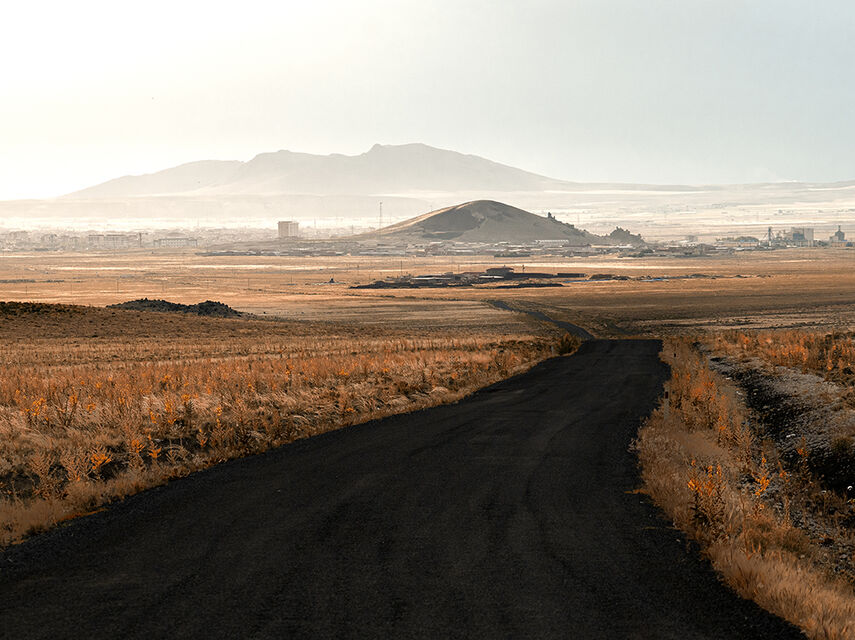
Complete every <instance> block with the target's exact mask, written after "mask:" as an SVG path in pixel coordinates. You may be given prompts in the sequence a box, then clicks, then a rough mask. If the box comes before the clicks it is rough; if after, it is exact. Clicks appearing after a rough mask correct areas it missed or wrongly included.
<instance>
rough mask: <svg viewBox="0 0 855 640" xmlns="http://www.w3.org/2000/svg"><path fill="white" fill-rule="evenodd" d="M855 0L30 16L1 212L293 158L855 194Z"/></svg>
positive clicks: (22, 37)
mask: <svg viewBox="0 0 855 640" xmlns="http://www.w3.org/2000/svg"><path fill="white" fill-rule="evenodd" d="M853 22H855V8H853V7H852V6H851V4H850V3H846V2H843V1H836V2H835V1H830V2H824V3H821V4H815V3H807V2H795V1H784V2H771V1H763V2H752V3H747V2H738V1H722V2H704V1H690V2H681V3H673V2H665V1H664V0H659V1H655V0H654V1H651V2H645V3H636V2H631V1H629V0H613V1H611V2H596V1H593V0H579V1H573V2H558V1H555V0H543V1H535V2H530V3H525V4H520V3H516V2H510V1H500V2H486V1H482V0H472V1H470V2H465V3H455V2H450V1H448V0H440V1H439V2H432V3H418V2H414V1H405V2H387V1H384V0H367V1H366V2H362V3H359V4H358V5H357V4H354V3H348V2H344V1H336V0H328V1H324V2H315V3H303V2H283V3H276V4H273V3H267V2H260V1H251V2H248V3H244V4H242V5H241V8H240V10H237V9H236V8H235V7H234V5H230V4H226V3H209V2H206V3H201V2H192V1H191V2H181V3H167V2H165V1H160V0H156V1H154V2H151V3H146V5H145V6H142V5H140V6H138V7H135V8H128V7H127V6H126V5H123V4H115V3H107V2H101V1H91V0H90V1H84V2H79V3H73V4H71V5H69V4H67V3H59V2H39V3H16V4H15V5H13V6H11V7H7V8H6V16H5V19H4V26H3V27H2V29H3V33H2V36H3V37H2V38H0V59H2V60H4V61H5V62H4V64H3V72H4V74H3V75H4V81H3V82H2V83H0V142H2V148H3V153H2V154H0V198H2V199H7V200H8V199H19V198H44V197H55V196H58V195H61V194H63V193H69V192H72V191H75V190H78V189H82V188H84V187H86V186H89V185H94V184H98V183H100V182H103V181H105V180H109V179H112V178H115V177H117V176H121V175H127V174H141V173H149V172H154V171H159V170H162V169H164V168H166V167H169V166H175V165H178V164H181V163H184V162H190V161H196V160H202V159H223V160H234V159H239V160H249V159H251V158H253V157H254V156H255V155H257V154H258V153H261V152H265V151H273V150H276V149H291V150H294V151H302V152H308V153H318V154H327V153H333V152H337V153H344V154H348V155H357V154H359V153H362V152H364V151H365V150H366V149H369V148H371V146H372V145H373V144H374V143H376V142H380V143H383V144H403V143H408V142H413V141H419V142H424V143H426V144H429V145H431V146H436V147H441V148H447V149H454V150H459V151H462V152H465V153H472V154H476V155H479V156H482V157H486V158H490V159H492V160H496V161H498V162H501V163H504V164H509V165H512V166H517V167H522V168H524V169H526V170H528V171H532V172H534V173H538V174H543V175H547V176H550V177H554V178H559V179H563V180H570V181H581V182H592V181H593V182H605V181H609V182H642V183H672V184H673V183H723V182H727V183H734V182H740V183H741V182H758V181H760V182H764V181H773V182H774V181H779V180H802V181H808V182H827V181H835V180H845V179H850V178H853V177H855V158H853V156H852V154H851V153H850V151H849V150H850V149H851V147H852V143H853V141H854V140H853V138H855V124H853V123H852V121H851V118H849V117H848V113H850V112H851V107H852V106H853V97H855V84H853V83H852V82H849V81H848V80H850V79H851V74H852V72H851V68H850V64H849V63H850V61H851V60H852V59H853V57H855V56H853V54H855V43H853V41H852V39H851V38H850V37H849V35H850V34H851V33H852V28H853V26H855V25H853Z"/></svg>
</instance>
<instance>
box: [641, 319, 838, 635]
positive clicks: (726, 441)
mask: <svg viewBox="0 0 855 640" xmlns="http://www.w3.org/2000/svg"><path fill="white" fill-rule="evenodd" d="M775 335H776V338H774V339H773V340H772V342H771V343H770V342H767V341H766V340H767V338H766V337H760V338H754V337H753V336H752V337H751V338H748V337H747V336H743V338H742V339H741V340H739V339H738V340H737V343H739V342H741V343H743V344H749V343H750V344H757V343H759V344H765V345H767V346H768V348H769V349H776V350H777V349H780V350H787V349H789V346H788V345H789V340H788V339H786V338H785V339H784V340H783V343H782V342H781V341H780V340H777V335H778V334H775ZM734 337H738V336H737V335H736V334H734ZM722 340H729V338H727V337H724V338H722V337H719V338H717V339H712V340H711V342H712V343H715V344H716V345H717V346H719V347H722V344H723V343H722ZM746 340H748V342H746ZM798 344H802V343H801V339H800V338H799V342H798ZM809 352H810V350H809ZM835 353H836V352H835ZM663 359H664V360H665V361H666V362H667V363H668V364H669V365H670V366H671V371H672V378H671V380H670V383H669V396H670V397H668V398H666V399H665V400H664V401H663V404H662V406H660V407H659V408H658V409H657V411H656V412H654V414H653V415H652V416H651V418H650V419H649V421H648V422H647V423H646V424H645V426H643V427H642V429H641V430H640V431H639V438H638V441H637V447H638V453H639V458H640V462H641V469H642V477H643V480H644V488H645V490H646V491H647V492H648V493H649V494H650V496H651V497H652V498H653V500H654V501H655V502H656V503H657V504H658V505H659V506H660V507H662V508H663V510H664V511H665V512H666V513H667V514H668V516H669V517H670V518H671V519H672V520H673V521H674V523H675V524H676V526H677V527H679V528H680V529H682V530H683V531H685V532H687V533H688V534H689V535H690V536H691V537H692V538H694V539H695V540H696V541H698V543H699V544H700V545H701V548H702V550H703V552H704V553H705V554H706V555H707V556H708V557H709V558H710V560H711V562H712V564H713V566H714V568H715V569H716V570H717V571H718V572H719V573H720V574H721V575H722V576H723V578H724V580H725V581H726V582H727V583H728V584H729V585H730V586H731V587H732V588H733V589H735V590H736V591H737V592H738V593H740V594H741V595H742V596H744V597H746V598H750V599H752V600H754V601H756V602H757V603H758V604H760V605H761V606H762V607H764V608H765V609H767V610H769V611H772V612H773V613H775V614H777V615H779V616H781V617H782V618H785V619H786V620H789V621H790V622H792V623H793V624H796V625H797V626H799V627H800V628H801V629H803V630H804V631H805V633H806V634H807V635H808V636H809V637H810V638H817V639H818V638H827V639H837V638H853V637H855V594H854V593H853V583H852V580H851V577H850V576H848V575H847V574H846V573H845V572H841V571H839V570H837V567H838V564H837V563H836V562H834V561H833V560H834V559H833V558H830V553H829V547H830V546H833V545H834V544H835V543H837V542H839V543H840V545H841V546H842V547H847V545H849V544H850V543H851V542H852V528H851V523H847V522H846V521H845V520H841V519H840V517H839V514H842V513H845V512H846V506H847V504H848V502H849V500H848V498H847V496H846V495H845V494H840V493H837V492H835V491H833V490H831V489H829V488H827V487H826V486H825V485H824V484H823V479H822V478H821V477H819V476H817V475H816V473H814V472H813V471H812V469H811V466H810V465H809V463H808V459H809V456H810V452H809V446H808V445H807V444H806V442H807V438H805V440H804V441H802V442H800V444H799V445H797V446H796V455H795V456H794V457H792V456H787V455H785V454H784V453H783V452H782V449H781V447H780V446H778V444H777V443H776V441H775V439H774V438H770V437H768V434H767V433H766V432H765V430H764V427H763V424H762V422H760V421H759V418H760V416H758V415H757V414H755V413H753V412H752V411H751V410H749V409H748V407H747V406H746V404H745V402H744V392H743V391H742V390H741V389H740V388H739V387H738V386H737V385H736V384H735V383H734V382H732V381H731V380H729V379H728V378H726V377H725V376H724V375H722V374H720V373H718V372H716V371H714V370H713V369H712V368H711V367H710V360H709V359H708V358H707V356H706V355H705V354H703V353H702V352H701V351H699V350H698V349H697V348H696V346H695V345H693V343H692V341H690V340H687V339H679V338H675V339H670V340H667V341H666V342H665V346H664V348H663ZM808 361H811V360H810V358H808ZM800 362H804V360H803V359H801V356H800ZM817 362H820V360H817ZM822 362H827V360H822ZM823 523H824V525H825V526H824V527H820V525H821V524H823ZM819 531H822V532H823V533H822V534H820V533H818V532H819ZM835 538H838V539H839V540H835ZM845 558H846V561H847V562H848V563H850V564H851V561H850V560H848V558H849V556H845Z"/></svg>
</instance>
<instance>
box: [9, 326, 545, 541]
mask: <svg viewBox="0 0 855 640" xmlns="http://www.w3.org/2000/svg"><path fill="white" fill-rule="evenodd" d="M224 326H225V325H224ZM229 326H231V325H229ZM326 331H327V333H326V334H325V333H324V332H322V331H316V332H315V334H313V335H309V336H306V335H303V336H293V337H283V336H281V335H278V336H274V337H269V336H266V335H264V334H260V335H257V336H255V337H253V338H252V339H249V338H241V337H237V338H235V339H233V340H217V341H207V340H206V339H205V338H204V336H202V337H200V339H199V345H198V348H197V350H196V351H195V352H194V353H193V357H190V355H189V354H190V353H191V351H192V346H193V345H192V342H191V341H187V340H185V341H184V342H182V343H180V344H177V345H176V353H174V354H170V353H169V349H168V348H166V347H168V346H169V345H165V346H164V345H152V344H149V342H151V341H152V339H150V338H139V339H137V340H128V341H127V342H115V343H113V344H111V345H104V344H102V343H101V342H100V341H98V340H92V341H85V340H81V341H80V342H79V343H69V341H68V340H67V339H65V338H63V340H62V341H61V342H57V341H46V342H41V341H39V340H38V339H32V340H30V341H29V342H26V341H21V342H20V343H17V344H9V343H6V344H3V345H0V356H2V357H3V359H4V365H5V366H4V372H3V375H2V376H0V461H2V467H0V546H2V545H4V544H8V543H10V542H13V541H16V540H19V539H21V538H22V537H24V536H26V535H28V534H30V533H33V532H37V531H39V530H41V529H43V528H45V527H48V526H51V525H52V524H55V523H56V522H59V521H61V520H63V519H65V518H68V517H70V516H73V515H75V514H79V513H86V512H88V511H91V510H92V509H94V508H96V507H97V506H98V505H100V504H103V503H105V502H109V501H110V500H113V499H116V498H120V497H122V496H125V495H128V494H130V493H133V492H135V491H139V490H141V489H144V488H146V487H151V486H153V485H155V484H158V483H160V482H165V481H166V480H168V479H169V478H172V477H176V476H181V475H185V474H186V473H189V472H190V471H193V470H196V469H200V468H203V467H205V466H208V465H210V464H214V463H216V462H218V461H222V460H227V459H230V458H235V457H238V456H243V455H248V454H252V453H257V452H260V451H264V450H265V449H268V448H270V447H274V446H278V445H280V444H283V443H286V442H290V441H292V440H294V439H296V438H302V437H306V436H311V435H314V434H317V433H321V432H323V431H327V430H330V429H334V428H338V427H342V426H346V425H350V424H355V423H358V422H364V421H366V420H369V419H372V418H378V417H383V416H386V415H389V414H392V413H400V412H402V411H410V410H414V409H419V408H422V407H427V406H431V405H435V404H438V403H440V402H447V401H450V400H454V399H457V398H460V397H462V396H463V395H466V394H468V393H471V392H472V391H473V390H475V389H477V388H479V387H482V386H485V385H487V384H491V383H493V382H495V381H497V380H499V379H502V378H504V377H507V376H508V375H510V374H512V373H515V372H517V371H520V370H522V369H523V368H526V367H528V366H531V365H532V364H534V363H535V362H537V361H539V360H541V359H542V358H544V357H546V355H548V354H549V353H550V352H551V351H553V348H554V343H553V342H552V341H551V340H550V339H548V338H544V337H538V336H534V335H503V334H498V335H496V334H494V335H489V334H487V335H456V336H454V337H449V336H448V335H434V336H431V337H413V338H405V337H398V338H388V337H381V336H375V335H369V336H363V337H359V336H354V335H347V334H338V333H330V330H329V329H326ZM155 354H156V355H157V357H154V356H155ZM200 354H201V355H200ZM37 362H38V363H40V364H36V363H37Z"/></svg>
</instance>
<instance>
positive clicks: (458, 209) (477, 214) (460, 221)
mask: <svg viewBox="0 0 855 640" xmlns="http://www.w3.org/2000/svg"><path fill="white" fill-rule="evenodd" d="M613 236H614V237H612V236H598V235H595V234H593V233H589V232H587V231H585V230H583V229H577V228H576V227H575V226H573V225H572V224H566V223H564V222H559V221H558V220H556V219H555V218H553V217H552V216H546V217H544V216H538V215H535V214H533V213H529V212H528V211H524V210H523V209H518V208H516V207H512V206H510V205H507V204H504V203H502V202H496V201H494V200H475V201H473V202H466V203H464V204H459V205H456V206H453V207H447V208H445V209H439V210H437V211H431V212H430V213H426V214H424V215H421V216H418V217H416V218H413V219H411V220H406V221H404V222H400V223H398V224H394V225H390V226H388V227H384V228H383V229H382V231H381V232H380V238H381V239H382V240H384V241H393V242H402V241H406V242H426V241H427V242H429V241H431V240H437V241H454V242H511V243H513V242H535V241H537V240H566V241H568V242H569V244H571V245H576V246H581V245H587V244H614V245H616V244H624V243H625V242H624V241H628V240H629V239H630V238H632V239H633V240H635V239H637V240H638V241H639V242H643V241H641V237H640V236H632V235H631V234H629V233H628V232H626V231H624V230H623V229H616V230H615V232H613ZM362 237H363V238H365V239H368V238H377V237H378V236H377V233H376V232H375V233H372V234H364V236H362Z"/></svg>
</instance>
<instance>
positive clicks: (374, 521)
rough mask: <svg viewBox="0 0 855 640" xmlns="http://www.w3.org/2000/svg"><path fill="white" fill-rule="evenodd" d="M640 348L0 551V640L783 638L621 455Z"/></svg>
mask: <svg viewBox="0 0 855 640" xmlns="http://www.w3.org/2000/svg"><path fill="white" fill-rule="evenodd" d="M658 349H659V344H658V343H657V342H655V341H603V340H592V341H589V342H586V343H585V344H584V345H583V346H582V348H581V350H580V351H579V352H578V354H577V355H575V356H572V357H569V358H555V359H552V360H549V361H547V362H545V363H543V364H541V365H539V366H538V367H536V368H534V369H532V370H531V371H530V372H528V373H526V374H523V375H521V376H518V377H516V378H513V379H511V380H507V381H504V382H502V383H499V384H497V385H494V386H493V387H490V388H489V389H486V390H483V391H481V392H479V393H477V394H475V395H474V396H472V397H470V398H468V399H467V400H465V401H462V402H460V403H458V404H455V405H449V406H444V407H438V408H435V409H431V410H426V411H421V412H418V413H414V414H410V415H404V416H396V417H392V418H388V419H385V420H382V421H378V422H373V423H368V424H365V425H362V426H358V427H351V428H348V429H344V430H341V431H338V432H334V433H329V434H326V435H322V436H318V437H315V438H311V439H308V440H304V441H301V442H297V443H294V444H292V445H288V446H285V447H282V448H280V449H278V450H275V451H272V452H269V453H267V454H265V455H261V456H257V457H254V458H248V459H244V460H239V461H235V462H231V463H227V464H223V465H221V466H218V467H216V468H213V469H211V470H209V471H206V472H202V473H198V474H195V475H193V476H191V477H189V478H186V479H184V480H181V481H177V482H174V483H172V484H170V485H168V486H166V487H161V488H159V489H155V490H152V491H148V492H146V493H144V494H141V495H139V496H136V497H134V498H131V499H128V500H126V501H125V502H123V503H121V504H118V505H116V506H115V507H113V508H111V509H108V510H107V511H105V512H102V513H99V514H96V515H94V516H90V517H88V518H83V519H80V520H77V521H75V522H73V523H71V524H70V525H68V526H65V527H63V528H61V529H59V530H56V531H54V532H51V533H48V534H46V535H44V536H41V537H39V538H36V539H34V540H32V541H30V542H28V543H26V544H23V545H19V546H18V547H16V548H13V549H12V550H10V551H7V552H6V553H5V554H4V555H2V556H0V636H2V637H3V638H15V639H20V640H23V639H25V638H52V639H56V638H282V637H328V638H332V637H370V638H388V637H400V638H419V637H421V638H449V637H460V638H463V637H466V638H512V637H513V638H523V637H530V638H610V639H613V638H679V639H681V640H683V639H687V638H716V639H721V638H775V639H783V638H796V637H801V636H800V634H799V633H798V632H796V631H795V630H793V629H792V628H791V627H789V626H788V625H786V624H785V623H783V622H782V621H781V620H779V619H777V618H775V617H773V616H771V615H769V614H767V613H765V612H763V611H762V610H760V609H759V608H758V607H756V606H755V605H753V604H752V603H750V602H747V601H744V600H741V599H740V598H738V597H737V596H735V595H734V594H732V593H731V592H730V591H728V590H727V589H726V588H725V587H723V586H722V585H721V584H720V583H719V582H718V580H717V579H716V577H715V575H714V574H713V573H712V571H711V570H710V569H709V567H708V566H707V565H706V564H705V563H704V562H703V561H701V560H700V559H699V557H698V556H697V554H696V553H695V552H694V551H693V550H692V548H690V547H689V546H688V545H687V543H686V542H685V541H684V539H683V538H682V536H681V535H679V533H678V532H676V531H675V530H673V529H672V528H671V527H669V526H668V524H667V522H665V521H664V520H663V519H662V518H661V517H660V515H659V514H658V512H657V510H656V509H655V508H654V507H653V506H652V505H651V504H649V503H648V501H647V500H646V499H645V498H644V497H643V496H641V495H638V494H636V493H633V492H632V489H634V488H636V487H637V486H638V482H639V480H638V475H637V471H636V467H635V458H634V456H633V454H632V453H631V452H629V451H628V446H629V444H630V441H631V440H632V438H633V436H634V434H635V432H636V429H637V427H638V424H639V422H640V420H642V419H643V418H644V417H645V416H646V414H647V413H648V412H649V411H650V409H651V408H652V406H653V404H654V402H655V400H656V398H657V396H658V395H659V393H660V390H661V386H662V383H663V381H664V380H665V377H666V370H665V367H664V365H662V364H661V363H660V362H659V360H658V357H657V352H658Z"/></svg>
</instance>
